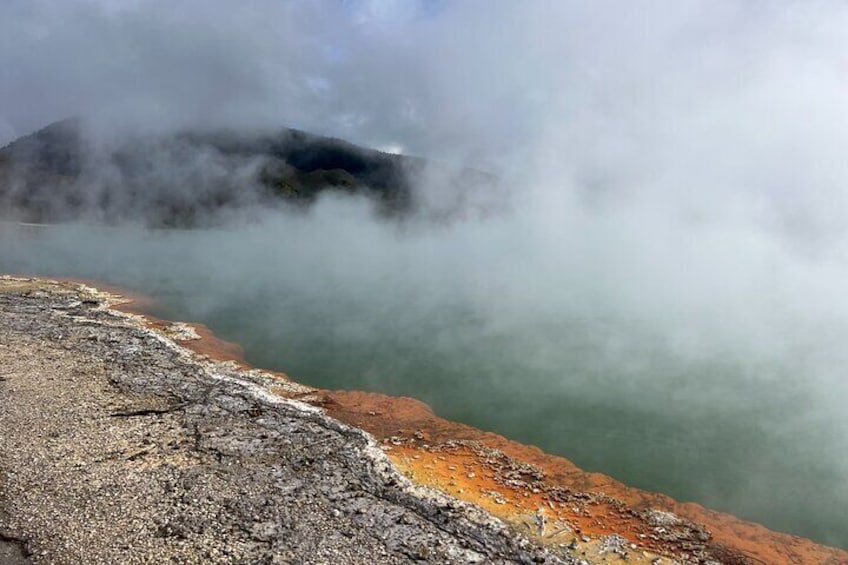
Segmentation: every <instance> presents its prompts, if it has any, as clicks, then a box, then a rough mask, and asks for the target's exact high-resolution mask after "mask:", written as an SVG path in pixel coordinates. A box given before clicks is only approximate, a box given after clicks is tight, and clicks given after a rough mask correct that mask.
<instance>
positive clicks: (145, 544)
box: [0, 278, 576, 563]
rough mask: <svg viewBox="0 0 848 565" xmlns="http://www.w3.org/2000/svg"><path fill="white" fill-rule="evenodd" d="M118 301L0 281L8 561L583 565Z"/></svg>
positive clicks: (1, 511)
mask: <svg viewBox="0 0 848 565" xmlns="http://www.w3.org/2000/svg"><path fill="white" fill-rule="evenodd" d="M109 303H110V298H109V297H108V296H107V295H105V294H101V293H98V292H95V291H93V290H92V289H87V288H84V287H80V286H75V285H69V284H61V285H60V284H55V283H48V282H43V281H35V280H20V279H11V278H0V406H2V410H0V429H2V430H3V432H2V434H0V455H2V457H0V542H2V543H0V563H21V562H33V563H163V562H169V561H170V562H179V563H214V562H221V563H223V562H226V563H374V562H381V563H403V562H411V561H422V562H431V563H469V562H522V563H529V562H545V563H561V562H565V563H568V562H576V560H574V559H573V558H571V557H569V556H568V555H567V553H565V552H563V553H562V554H560V555H556V554H554V553H551V552H550V551H548V550H546V549H543V548H540V547H537V546H535V545H534V544H532V543H531V542H529V541H528V540H526V539H525V538H523V537H522V536H520V535H519V534H517V533H515V532H513V531H511V530H510V529H509V528H507V527H506V526H505V525H504V524H503V523H502V522H500V521H498V520H497V519H495V518H493V517H491V516H489V515H488V514H486V513H484V512H483V511H481V510H480V509H478V508H476V507H475V506H473V505H470V504H466V503H462V502H459V501H457V500H455V499H452V498H449V497H447V496H446V495H443V494H441V493H438V492H436V491H433V490H430V489H426V488H423V487H420V486H416V485H414V484H412V483H411V482H410V481H409V480H408V479H406V478H405V477H403V476H402V475H400V474H399V473H398V472H397V471H396V470H395V469H394V467H392V465H391V464H390V462H389V461H388V460H387V458H386V457H385V456H384V454H383V452H382V451H381V449H380V447H379V446H378V444H377V443H376V442H375V441H374V439H373V438H371V437H370V436H369V435H368V434H366V433H364V432H363V431H361V430H359V429H356V428H353V427H350V426H347V425H345V424H342V423H340V422H338V421H336V420H333V419H331V418H329V417H327V416H326V415H324V414H323V413H322V412H321V411H320V410H318V409H316V408H314V407H312V406H309V405H307V404H304V403H301V402H298V401H295V400H290V399H284V398H281V397H278V396H276V395H273V394H270V393H268V392H267V388H266V387H267V386H268V385H269V384H270V382H269V379H271V378H272V377H270V376H268V375H264V374H262V373H260V372H256V371H244V370H241V369H239V368H238V367H236V366H235V365H232V364H227V363H219V362H214V361H210V360H206V359H203V358H201V357H198V356H197V355H194V354H192V353H190V352H188V351H187V350H185V349H184V348H182V347H179V346H178V345H177V344H176V343H175V342H174V341H172V340H170V339H168V338H167V337H166V336H165V335H163V334H162V333H160V332H157V331H154V330H152V329H148V328H147V327H145V325H144V324H143V323H142V321H141V320H140V319H139V318H137V317H135V316H132V315H128V314H122V313H119V312H115V311H113V310H110V309H109V308H108V306H109ZM273 384H275V385H276V386H281V385H282V386H291V387H295V388H296V387H298V386H299V385H296V384H295V383H289V384H288V385H285V383H281V382H280V381H275V382H274V383H273Z"/></svg>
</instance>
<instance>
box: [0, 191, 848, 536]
mask: <svg viewBox="0 0 848 565" xmlns="http://www.w3.org/2000/svg"><path fill="white" fill-rule="evenodd" d="M365 214H366V212H365V211H364V210H363V207H362V206H359V205H357V204H356V203H354V202H345V201H340V202H339V201H333V200H331V201H328V202H326V203H325V204H322V205H320V206H319V209H318V211H317V212H316V214H315V215H313V216H311V217H309V218H301V217H297V216H288V215H282V216H271V217H269V218H267V219H266V220H265V221H263V222H260V223H258V224H256V225H253V226H250V227H240V228H233V229H229V230H202V231H152V232H151V231H145V230H141V229H135V228H93V227H86V226H65V227H51V228H40V229H33V228H24V229H23V230H22V231H21V230H18V229H12V228H7V229H6V230H5V231H4V233H3V236H2V241H3V245H2V246H0V250H2V251H0V266H2V270H3V271H7V272H8V271H20V272H29V273H42V274H48V275H64V276H82V277H92V278H97V279H101V280H104V281H107V282H110V283H114V284H119V285H124V286H126V287H127V288H131V289H133V290H136V291H139V292H143V293H146V294H148V295H151V296H152V297H154V298H155V299H156V300H157V304H156V306H155V307H154V313H155V314H157V315H160V316H163V317H166V318H170V319H178V320H191V321H199V322H203V323H205V324H207V325H209V326H210V327H211V328H212V329H213V330H214V331H215V332H216V333H218V334H219V335H221V336H222V337H224V338H226V339H229V340H232V341H236V342H238V343H239V344H241V345H242V346H244V348H245V351H246V357H247V359H248V360H249V361H250V362H251V363H253V364H255V365H257V366H260V367H266V368H272V369H277V370H281V371H285V372H287V373H289V374H290V375H291V376H292V377H293V378H295V379H296V380H298V381H301V382H304V383H307V384H311V385H315V386H320V387H326V388H345V389H365V390H372V391H380V392H386V393H390V394H396V395H406V396H413V397H415V398H419V399H421V400H423V401H425V402H427V403H428V404H430V405H431V406H432V407H433V408H434V409H435V411H436V412H437V413H438V414H439V415H441V416H443V417H446V418H448V419H453V420H459V421H462V422H466V423H469V424H472V425H475V426H477V427H480V428H482V429H487V430H493V431H496V432H498V433H501V434H503V435H506V436H507V437H510V438H512V439H516V440H519V441H522V442H525V443H530V444H533V445H537V446H539V447H541V448H542V449H544V450H545V451H548V452H550V453H555V454H560V455H563V456H565V457H567V458H569V459H571V460H573V461H574V462H575V463H577V464H578V465H580V466H581V467H583V468H585V469H588V470H593V471H599V472H603V473H606V474H609V475H612V476H613V477H615V478H617V479H619V480H621V481H623V482H625V483H627V484H631V485H634V486H637V487H640V488H643V489H647V490H654V491H660V492H663V493H666V494H669V495H671V496H673V497H675V498H678V499H680V500H695V501H698V502H701V503H703V504H706V505H708V506H710V507H712V508H715V509H719V510H724V511H728V512H731V513H734V514H737V515H739V516H741V517H743V518H748V519H751V520H755V521H758V522H761V523H764V524H766V525H767V526H769V527H771V528H773V529H777V530H781V531H788V532H791V533H796V534H799V535H804V536H809V537H811V538H813V539H816V540H818V541H821V542H825V543H829V544H832V545H837V546H842V547H845V546H846V545H848V539H846V535H845V528H844V519H843V516H844V509H845V507H846V504H848V494H846V487H845V476H846V475H845V471H846V466H845V453H846V447H848V445H846V440H845V434H844V430H845V429H846V425H848V418H846V415H845V412H844V411H843V410H842V403H841V399H840V398H839V397H838V396H835V395H834V394H830V393H829V389H828V388H827V386H826V384H827V383H828V382H829V381H830V380H831V379H835V382H834V383H833V387H834V388H832V389H830V391H836V390H841V389H840V388H838V387H840V386H841V381H839V379H840V378H841V375H839V374H838V373H837V374H833V373H832V372H831V369H833V368H834V367H837V366H841V362H842V360H843V358H844V356H845V355H846V354H845V352H844V349H843V348H842V347H841V346H840V344H839V340H838V339H837V338H835V337H834V336H836V335H840V334H841V331H842V330H843V328H841V325H842V324H841V320H834V319H830V320H826V319H819V318H818V317H817V316H815V315H813V313H812V312H807V313H803V312H801V313H798V312H790V311H787V310H786V309H782V310H781V309H777V310H773V311H771V312H769V313H768V318H769V319H768V320H767V321H763V324H762V325H757V324H754V325H753V326H750V327H748V328H745V329H744V330H742V329H741V328H740V327H739V324H740V318H739V312H738V311H735V310H734V308H738V307H739V304H729V303H726V302H724V303H721V304H720V305H717V306H716V307H715V308H713V309H711V314H710V315H709V316H708V315H707V314H703V315H702V316H703V318H702V319H700V320H694V319H690V318H688V316H686V315H679V314H678V313H676V312H675V310H674V309H673V305H674V303H673V302H672V300H673V298H672V297H670V298H669V310H668V311H667V312H666V313H665V314H660V313H658V317H657V318H656V319H651V318H648V317H646V316H644V315H640V313H639V312H638V310H636V309H634V308H635V307H634V305H633V304H630V303H629V298H628V297H626V296H621V295H620V294H619V293H612V292H611V291H610V290H609V289H605V288H604V287H603V285H602V284H600V283H599V280H600V279H593V278H592V277H588V276H587V275H586V274H585V271H586V265H585V264H583V265H582V266H580V268H578V267H575V271H573V272H572V271H570V270H569V269H563V270H562V271H559V272H558V273H556V274H553V273H551V272H545V271H544V270H543V266H542V263H541V261H542V258H540V257H539V256H538V255H536V256H534V252H533V250H532V248H527V249H526V252H525V253H517V252H515V250H513V249H511V247H510V243H509V242H510V241H512V242H513V245H515V244H522V245H523V244H525V243H526V242H522V241H515V239H516V238H518V239H521V238H522V237H523V236H522V235H521V234H520V232H518V231H515V232H511V235H510V236H509V237H507V236H506V232H505V233H504V234H502V236H501V237H498V236H496V235H495V234H493V233H491V232H489V231H488V229H489V228H486V227H485V226H483V225H480V226H478V227H477V228H476V230H479V231H480V232H481V233H474V232H475V231H476V230H475V229H469V228H467V227H466V228H462V229H460V230H459V231H456V230H450V229H447V233H445V232H443V231H441V230H439V231H436V232H427V233H416V234H412V233H408V232H407V233H403V232H400V231H398V229H397V226H393V225H383V224H377V223H373V224H363V223H362V222H360V221H356V222H351V223H350V224H348V225H343V224H344V222H341V224H342V225H339V222H336V221H334V219H335V218H338V217H340V215H341V217H344V216H347V217H349V218H350V217H356V216H362V215H365ZM322 217H323V218H324V220H326V221H327V222H328V223H326V224H325V223H323V221H322V219H321V218H322ZM331 224H332V225H331ZM363 225H367V226H368V227H367V228H363V227H362V226H363ZM499 229H503V223H501V224H500V228H499ZM459 232H462V233H459ZM445 238H449V239H450V240H451V242H452V243H453V245H452V248H453V249H454V252H455V255H453V258H452V259H448V258H446V257H445V254H444V253H442V252H438V253H436V252H435V250H437V249H438V250H440V251H441V250H443V246H445V245H446V241H445ZM619 244H621V245H624V243H623V242H619ZM376 245H379V246H380V249H381V252H380V253H379V254H375V253H374V252H373V249H374V246H376ZM605 245H608V242H607V243H606V244H605ZM463 246H464V247H465V248H464V249H457V247H463ZM504 253H506V254H507V255H509V257H504V255H503V254H504ZM590 255H591V254H590ZM256 257H262V260H261V261H256V259H255V258H256ZM495 258H497V259H495ZM584 260H586V259H585V258H584ZM493 261H494V263H493ZM504 261H509V262H510V265H511V267H510V268H508V269H505V268H500V267H499V265H501V264H502V262H504ZM457 262H459V263H462V265H463V269H461V270H460V269H459V268H458V266H457ZM629 280H630V284H632V285H635V286H637V287H638V286H640V285H643V284H646V282H647V281H645V279H644V277H643V276H639V275H638V274H634V276H632V277H630V279H629ZM717 284H718V283H717ZM723 284H726V283H723ZM546 287H553V288H556V290H557V292H556V293H555V294H548V295H544V294H541V289H542V288H546ZM548 292H550V291H548ZM772 306H774V307H776V308H777V305H776V304H773V305H772ZM815 307H816V305H815V300H811V304H810V308H811V310H814V309H815ZM677 317H679V319H675V318H677ZM777 324H779V325H777ZM751 328H754V329H755V330H758V331H760V332H761V333H772V334H780V339H779V341H773V340H775V339H777V337H776V336H775V335H769V336H765V337H764V336H762V335H760V336H758V338H757V340H768V341H767V342H763V341H761V342H760V343H757V340H752V339H747V340H745V339H744V336H745V335H747V334H748V333H749V332H750V330H751ZM834 332H839V334H837V333H834ZM836 381H838V382H836Z"/></svg>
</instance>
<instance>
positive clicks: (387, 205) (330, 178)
mask: <svg viewBox="0 0 848 565" xmlns="http://www.w3.org/2000/svg"><path fill="white" fill-rule="evenodd" d="M430 166H432V163H427V162H426V161H425V160H423V159H419V158H414V157H408V156H403V155H394V154H389V153H383V152H380V151H376V150H373V149H367V148H364V147H360V146H357V145H354V144H352V143H348V142H345V141H342V140H339V139H334V138H328V137H322V136H317V135H312V134H309V133H306V132H302V131H299V130H295V129H289V128H283V129H280V130H278V131H274V132H264V133H254V132H240V131H188V132H182V133H178V134H172V135H129V136H124V137H122V138H120V139H117V140H112V141H109V142H104V141H103V140H102V139H101V140H96V139H93V138H90V137H88V136H86V134H85V127H84V123H83V122H82V121H81V120H78V119H70V120H64V121H61V122H56V123H53V124H51V125H49V126H47V127H45V128H44V129H41V130H39V131H37V132H35V133H33V134H31V135H28V136H25V137H21V138H19V139H17V140H16V141H14V142H12V143H10V144H9V145H7V146H6V147H4V148H2V149H0V205H2V206H0V209H2V210H3V211H5V216H6V219H12V218H14V219H18V220H23V221H30V222H60V221H69V220H78V219H85V220H93V221H99V222H106V223H118V222H122V221H135V222H139V223H143V224H147V225H154V226H180V227H193V226H198V225H209V224H214V223H218V222H219V221H221V218H222V216H223V215H225V214H226V212H228V211H230V210H232V209H241V208H247V207H250V206H273V205H278V204H280V203H289V204H297V205H308V204H309V203H311V202H313V201H314V200H315V199H316V197H317V196H318V195H319V194H320V193H322V192H324V191H327V190H331V191H340V192H345V193H352V194H362V195H367V196H369V197H371V198H373V199H374V200H375V201H376V202H377V204H378V209H379V210H380V211H381V212H382V213H384V214H389V215H397V214H404V213H406V212H409V211H410V210H411V209H413V208H414V206H415V204H416V203H415V194H414V191H413V186H414V184H415V183H416V181H417V179H419V178H420V176H421V175H422V174H423V173H424V171H425V168H427V167H430ZM437 167H440V165H438V166H437ZM444 178H445V179H447V180H446V182H447V183H448V184H450V185H451V189H452V190H453V189H455V190H457V191H461V190H464V188H465V187H469V186H482V185H485V184H487V183H491V182H492V178H491V177H490V176H489V175H486V174H484V173H480V172H479V171H474V170H470V169H460V170H459V171H458V172H456V171H451V172H450V173H449V174H447V175H444Z"/></svg>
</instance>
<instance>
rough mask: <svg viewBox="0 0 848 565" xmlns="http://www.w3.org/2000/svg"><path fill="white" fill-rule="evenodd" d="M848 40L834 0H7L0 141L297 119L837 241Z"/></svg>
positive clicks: (542, 181)
mask: <svg viewBox="0 0 848 565" xmlns="http://www.w3.org/2000/svg"><path fill="white" fill-rule="evenodd" d="M846 29H848V3H846V2H843V1H841V0H809V1H807V0H805V1H786V0H784V1H776V0H775V1H768V2H760V1H743V0H736V1H733V0H685V1H675V2H667V1H663V2H659V1H655V2H652V1H646V2H617V1H611V0H600V1H595V2H583V1H574V2H571V1H566V0H563V1H556V2H552V1H550V2H542V1H539V2H506V1H504V2H498V1H495V0H468V1H456V2H447V1H436V0H432V1H423V0H422V1H419V2H415V1H412V0H398V1H367V0H324V1H310V2H284V1H264V2H263V1H255V2H237V3H235V2H224V1H212V0H185V1H181V2H172V1H170V0H168V1H166V0H134V1H131V2H126V1H117V0H87V1H79V2H76V1H74V2H72V1H61V2H60V1H48V0H4V1H3V2H0V143H3V142H8V141H9V140H11V139H14V138H15V137H16V136H19V135H22V134H25V133H28V132H30V131H33V130H35V129H37V128H39V127H42V126H44V125H46V124H47V123H50V122H51V121H53V120H57V119H61V118H64V117H67V116H72V115H83V116H87V117H90V118H92V119H93V120H94V121H95V122H96V123H98V124H99V125H100V126H101V127H103V128H106V129H120V128H124V127H144V128H153V129H172V128H179V127H186V126H219V125H228V126H240V127H244V126H251V127H259V126H263V127H277V126H281V125H289V126H295V127H300V128H303V129H307V130H311V131H315V132H319V133H326V134H332V135H335V136H339V137H343V138H346V139H350V140H353V141H356V142H360V143H364V144H367V145H371V146H374V147H379V148H382V149H388V150H394V151H405V152H408V153H412V154H419V155H425V156H430V157H437V158H441V159H448V160H453V161H456V162H462V163H472V164H474V165H478V166H482V167H485V168H488V169H490V170H495V171H497V172H499V173H503V174H509V173H510V172H516V171H517V172H518V174H519V175H520V178H522V179H525V180H526V181H527V182H528V184H531V183H532V184H533V185H534V186H536V187H541V188H542V189H544V190H545V191H546V192H547V193H550V192H551V190H550V188H551V185H552V184H553V183H556V184H557V187H556V191H560V192H569V194H573V193H575V192H576V193H580V190H582V189H588V193H589V194H591V197H592V199H593V202H594V203H595V204H597V203H599V202H600V203H601V204H603V199H604V195H605V194H614V195H615V198H614V200H615V202H618V203H621V202H624V201H625V200H626V198H627V197H628V195H633V194H638V195H639V198H640V199H642V200H644V199H645V197H646V196H647V198H648V200H649V201H650V202H651V206H654V204H656V203H658V202H659V203H661V205H662V206H669V205H670V206H672V207H674V208H675V209H676V210H677V211H679V212H681V213H683V214H689V215H690V216H692V217H693V218H695V219H698V218H702V217H710V216H711V215H716V214H718V215H721V216H733V215H735V214H741V215H743V216H745V221H749V220H750V219H751V217H752V216H754V217H755V220H756V221H758V222H759V221H765V222H766V223H769V222H771V223H776V224H779V226H780V229H781V230H785V231H792V232H798V233H799V234H801V235H802V236H803V237H817V234H820V233H833V232H838V233H839V234H842V233H843V229H844V228H843V225H844V224H845V222H844V218H845V217H846V216H848V196H846V191H845V189H844V187H845V185H846V182H848V159H845V156H844V148H845V147H848V107H846V105H847V104H848V103H847V102H846V100H848V33H845V30H846ZM563 187H565V188H563ZM574 187H576V189H574V190H572V188H574ZM547 198H548V197H547V196H546V199H547ZM547 204H549V203H548V202H546V206H547ZM589 204H592V202H590V203H589Z"/></svg>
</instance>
